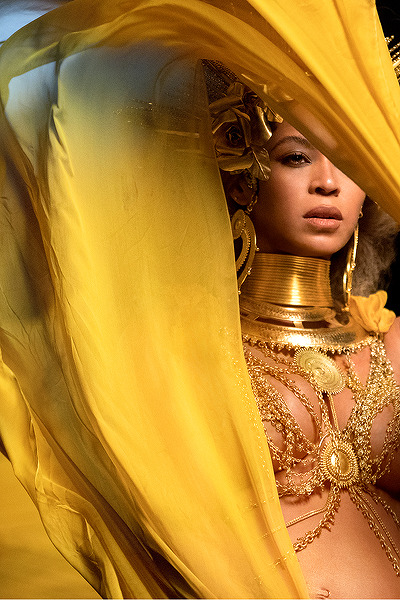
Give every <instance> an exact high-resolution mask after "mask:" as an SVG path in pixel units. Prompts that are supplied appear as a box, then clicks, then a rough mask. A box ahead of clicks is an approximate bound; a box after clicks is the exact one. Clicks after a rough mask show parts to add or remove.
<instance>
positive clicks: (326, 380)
mask: <svg viewBox="0 0 400 600" xmlns="http://www.w3.org/2000/svg"><path fill="white" fill-rule="evenodd" d="M294 360H295V362H296V364H297V365H298V366H299V367H300V368H301V369H304V371H307V373H309V374H310V375H312V377H313V379H314V381H315V383H316V384H317V386H318V387H319V388H320V390H321V391H322V392H326V393H327V394H338V393H339V392H341V391H343V389H344V387H345V385H346V384H345V378H344V375H343V373H342V372H341V371H340V370H339V369H338V367H337V366H336V363H335V361H334V360H333V359H332V358H329V356H326V355H325V354H322V353H321V352H317V351H316V350H308V349H306V350H297V351H296V353H295V355H294Z"/></svg>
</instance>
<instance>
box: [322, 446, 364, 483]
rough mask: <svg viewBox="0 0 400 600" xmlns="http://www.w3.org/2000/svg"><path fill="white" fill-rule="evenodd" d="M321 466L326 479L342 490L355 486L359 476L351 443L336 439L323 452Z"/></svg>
mask: <svg viewBox="0 0 400 600" xmlns="http://www.w3.org/2000/svg"><path fill="white" fill-rule="evenodd" d="M319 466H320V468H321V471H322V473H323V475H324V477H325V479H328V480H329V481H331V482H332V483H335V484H336V485H338V486H339V487H341V488H347V487H349V486H351V485H353V484H354V483H355V482H356V481H357V479H358V476H359V468H358V462H357V457H356V454H355V452H354V449H353V446H352V445H351V444H350V442H345V441H344V440H337V439H335V440H334V441H332V442H329V443H328V444H327V445H326V446H325V448H323V450H322V451H321V454H320V456H319Z"/></svg>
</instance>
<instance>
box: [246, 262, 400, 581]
mask: <svg viewBox="0 0 400 600" xmlns="http://www.w3.org/2000/svg"><path fill="white" fill-rule="evenodd" d="M256 256H257V261H256V263H255V265H254V266H253V269H255V271H256V273H255V278H254V282H255V283H253V282H251V279H252V277H251V278H249V279H248V280H247V283H246V286H244V289H243V292H242V297H241V313H242V330H243V340H244V353H245V358H246V362H247V367H248V371H249V374H250V378H251V383H252V387H253V391H254V394H255V397H256V400H257V404H258V408H259V412H260V416H261V419H262V421H263V422H264V425H265V426H266V427H265V429H266V435H267V439H268V443H269V448H270V451H271V456H272V459H273V461H274V463H275V470H276V472H277V480H276V484H277V489H278V493H279V496H280V497H283V496H297V497H301V496H303V497H304V498H307V497H309V496H310V495H311V494H313V493H314V492H317V491H320V490H323V489H327V490H328V494H327V499H326V502H323V506H322V507H321V508H319V509H317V510H313V511H310V512H307V513H306V514H304V515H301V516H299V517H297V518H295V519H293V520H292V521H290V522H288V523H286V525H287V527H290V526H292V525H294V524H296V523H299V522H301V521H305V520H307V519H308V518H310V517H315V516H316V515H319V522H318V524H317V525H316V526H315V527H314V528H313V529H311V530H310V531H307V532H306V533H305V535H303V536H302V537H300V538H298V539H297V540H296V541H295V543H294V548H295V550H296V551H300V550H303V549H304V548H306V547H307V545H308V544H310V543H312V542H313V540H314V539H315V538H316V537H317V536H319V535H320V533H321V531H322V530H323V529H324V528H326V529H330V527H331V526H332V525H333V524H334V520H335V514H336V512H337V510H338V509H339V506H340V502H341V495H342V494H343V493H345V492H346V493H348V495H349V497H350V498H351V500H352V501H353V502H354V504H355V506H356V507H357V509H358V510H360V511H361V513H362V514H363V516H364V517H365V518H366V520H367V521H368V524H369V526H370V528H371V530H372V531H373V532H374V534H375V536H376V537H377V539H378V540H379V542H380V545H381V547H382V548H383V549H384V551H385V553H386V555H387V557H388V559H389V560H390V562H391V563H392V565H393V568H394V570H395V572H396V574H397V575H399V576H400V550H399V549H398V548H397V546H396V543H395V542H394V540H393V537H392V535H391V533H390V531H389V528H388V527H387V526H386V524H385V522H384V520H383V519H382V518H381V514H382V510H383V511H384V512H385V513H386V514H387V515H389V516H390V517H391V519H392V520H393V521H394V523H395V524H396V526H397V527H399V528H400V521H399V518H398V516H397V515H396V514H395V513H394V511H393V510H392V508H391V507H390V506H389V504H388V503H387V502H386V501H385V499H384V498H383V497H382V496H381V495H380V494H379V491H378V490H377V489H376V488H375V487H373V486H375V485H376V483H377V482H378V480H379V479H380V478H381V477H382V476H383V475H384V474H385V473H387V472H388V470H389V469H390V464H391V461H392V459H393V457H394V453H395V451H396V450H397V449H398V447H399V445H400V388H399V386H398V385H397V383H396V382H395V379H394V375H393V369H392V366H391V364H390V362H389V360H388V358H387V356H386V352H385V346H384V343H383V341H382V340H381V339H380V337H379V336H378V335H377V334H369V333H368V332H366V331H365V330H363V329H362V328H361V327H359V326H357V325H356V324H355V323H354V322H353V321H352V319H351V315H345V316H344V317H343V315H342V316H340V315H339V316H338V315H337V314H335V310H334V308H333V306H332V305H333V302H332V298H331V296H330V287H329V266H328V271H326V269H327V265H329V263H327V262H326V261H322V260H320V259H302V258H298V257H288V256H283V257H280V256H279V255H258V254H257V255H256ZM260 256H261V259H260ZM260 261H264V262H265V263H266V264H267V268H265V264H261V266H260ZM299 261H300V262H299ZM303 261H305V263H306V264H302V263H303ZM310 261H311V271H312V270H313V269H316V270H317V271H318V272H319V275H318V277H320V280H319V285H318V286H315V281H316V273H313V274H312V275H311V276H310ZM318 263H320V264H318ZM304 266H306V267H307V268H306V269H304V268H303V267H304ZM277 270H278V271H279V277H278V276H277V272H276V271H277ZM296 271H299V272H301V271H303V272H304V271H307V272H308V275H307V277H309V279H310V282H313V285H312V286H311V287H310V286H307V285H305V286H304V284H302V283H301V282H300V284H299V277H300V275H299V273H297V275H296V276H295V279H296V285H295V286H294V287H295V295H296V298H295V301H294V302H293V299H292V298H289V296H288V294H284V298H285V303H283V304H282V305H278V304H277V303H276V302H275V303H274V302H271V299H272V300H275V301H276V296H277V295H279V296H280V297H281V298H282V290H284V289H285V282H286V283H287V279H288V277H287V274H288V273H289V274H290V277H291V278H292V276H293V273H296ZM260 272H261V273H260ZM265 272H268V273H269V274H270V275H271V279H272V280H274V281H279V282H280V285H279V286H278V288H277V290H276V291H274V288H273V285H272V286H269V285H267V286H265V285H263V286H261V285H259V282H260V281H261V280H263V279H264V280H265V278H263V277H262V276H261V275H262V273H265ZM325 272H326V273H328V277H327V276H326V274H325V275H324V273H325ZM321 273H322V275H321ZM288 287H289V288H290V290H291V292H290V294H291V295H293V285H290V286H288ZM315 287H318V290H319V295H320V298H318V297H317V296H318V294H316V293H315ZM304 288H305V289H309V297H308V298H307V293H306V294H305V296H304V294H303V293H302V291H301V290H303V289H304ZM260 290H265V291H260ZM299 290H300V291H299ZM321 290H322V291H321ZM324 290H325V291H324ZM299 295H300V296H301V298H299ZM311 299H313V300H316V303H317V304H319V306H313V307H310V306H308V307H307V306H306V305H305V304H304V302H309V303H311ZM304 317H306V318H304ZM340 319H342V321H343V320H344V322H342V323H341V322H340ZM304 324H307V327H304ZM366 347H368V348H369V351H370V370H369V375H368V378H367V381H366V383H365V384H363V383H362V382H361V380H360V378H359V377H358V375H357V373H356V371H355V368H354V365H353V361H352V355H354V354H355V353H356V352H358V351H360V350H362V349H363V348H366ZM337 356H340V360H341V362H342V363H343V366H344V367H343V368H340V367H338V365H337V360H336V361H335V357H337ZM304 380H305V382H307V383H306V389H309V390H310V393H305V392H304V389H305V387H304V385H301V384H299V382H300V381H303V382H304ZM344 389H348V390H350V391H351V393H352V397H353V408H352V410H351V412H350V417H349V419H348V421H347V423H346V425H345V426H344V427H343V428H340V426H339V422H338V418H337V414H336V410H335V402H334V398H335V396H336V395H337V394H339V393H340V392H342V391H343V390H344ZM283 391H284V393H282V392H283ZM287 394H290V396H291V398H293V399H294V400H295V402H298V403H299V406H301V407H302V410H303V411H304V409H305V411H306V412H307V414H308V416H309V419H310V422H311V423H312V428H311V429H312V431H313V434H312V435H310V431H308V435H307V434H306V433H305V431H303V429H302V428H301V426H300V425H299V423H298V422H297V420H296V418H295V417H294V415H293V414H292V412H291V410H290V409H289V406H288V404H287V402H286V401H285V398H287V397H288V396H287ZM387 407H389V408H390V410H391V418H390V420H389V423H388V426H387V429H386V435H385V438H384V442H383V445H382V447H381V449H380V452H379V453H378V454H375V453H374V452H373V451H372V447H371V430H372V427H373V423H374V419H375V418H376V416H377V415H378V414H380V413H381V412H382V411H383V410H384V409H385V408H387ZM277 440H278V441H277Z"/></svg>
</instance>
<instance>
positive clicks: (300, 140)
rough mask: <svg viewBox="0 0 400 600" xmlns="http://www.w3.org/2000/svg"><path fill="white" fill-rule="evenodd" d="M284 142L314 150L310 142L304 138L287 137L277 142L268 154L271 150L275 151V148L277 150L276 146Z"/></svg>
mask: <svg viewBox="0 0 400 600" xmlns="http://www.w3.org/2000/svg"><path fill="white" fill-rule="evenodd" d="M285 142H296V143H297V144H301V145H302V146H304V147H305V148H309V149H310V148H314V146H313V145H312V144H310V142H309V141H308V140H307V139H306V138H305V137H302V136H299V135H287V136H285V137H283V138H282V139H280V140H279V141H278V142H276V144H275V146H273V147H272V148H271V150H270V152H272V151H273V150H275V148H278V146H280V145H281V144H284V143H285Z"/></svg>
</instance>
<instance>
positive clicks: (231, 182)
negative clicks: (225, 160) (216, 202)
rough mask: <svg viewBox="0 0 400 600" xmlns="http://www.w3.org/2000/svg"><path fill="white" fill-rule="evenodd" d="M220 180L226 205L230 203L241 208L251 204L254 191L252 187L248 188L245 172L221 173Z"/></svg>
mask: <svg viewBox="0 0 400 600" xmlns="http://www.w3.org/2000/svg"><path fill="white" fill-rule="evenodd" d="M221 179H222V184H223V186H224V190H225V195H226V199H227V201H228V204H229V203H230V202H232V201H233V202H236V204H239V206H243V207H246V206H249V204H251V202H252V200H253V199H254V194H255V190H254V187H251V186H249V183H248V177H246V173H245V172H243V173H236V174H233V173H229V172H227V171H221Z"/></svg>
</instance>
